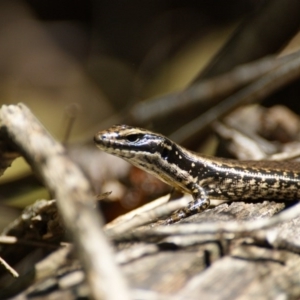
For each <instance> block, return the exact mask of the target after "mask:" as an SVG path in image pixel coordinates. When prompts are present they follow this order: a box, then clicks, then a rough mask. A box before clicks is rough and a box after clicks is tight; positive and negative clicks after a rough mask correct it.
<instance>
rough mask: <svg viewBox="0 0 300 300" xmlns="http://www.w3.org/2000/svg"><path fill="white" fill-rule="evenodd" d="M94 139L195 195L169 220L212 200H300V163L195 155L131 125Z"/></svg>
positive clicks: (110, 151) (177, 218)
mask: <svg viewBox="0 0 300 300" xmlns="http://www.w3.org/2000/svg"><path fill="white" fill-rule="evenodd" d="M94 141H95V143H96V145H97V146H98V147H99V148H100V149H101V150H103V151H105V152H108V153H110V154H113V155H116V156H119V157H121V158H123V159H125V160H126V161H128V162H130V163H132V164H133V165H135V166H137V167H139V168H141V169H143V170H145V171H147V172H149V173H151V174H153V175H154V176H156V177H158V178H159V179H161V180H162V181H164V182H166V183H167V184H169V185H171V186H173V187H175V188H177V189H179V190H182V191H185V192H187V193H190V194H191V195H192V196H193V199H194V201H192V202H191V203H189V205H188V206H187V207H186V208H184V209H182V210H180V211H177V212H175V213H174V214H173V215H172V216H171V217H170V219H169V221H168V223H173V222H176V221H178V220H180V219H182V218H184V217H186V216H189V215H192V214H195V213H197V212H201V211H203V210H205V209H207V208H208V207H209V204H210V200H209V199H210V198H213V199H220V200H225V199H226V200H249V199H251V200H256V199H269V200H271V199H272V200H296V199H300V163H298V162H294V161H284V162H279V161H239V160H234V159H226V158H218V157H210V156H205V155H198V154H196V153H193V152H191V151H189V150H187V149H185V148H183V147H181V146H179V145H177V144H176V143H174V142H173V141H171V140H170V139H168V138H166V137H165V136H163V135H161V134H158V133H153V132H151V131H148V130H146V129H142V128H136V127H130V126H127V125H117V126H113V127H111V128H109V129H107V130H104V131H100V132H98V133H97V134H96V135H95V137H94Z"/></svg>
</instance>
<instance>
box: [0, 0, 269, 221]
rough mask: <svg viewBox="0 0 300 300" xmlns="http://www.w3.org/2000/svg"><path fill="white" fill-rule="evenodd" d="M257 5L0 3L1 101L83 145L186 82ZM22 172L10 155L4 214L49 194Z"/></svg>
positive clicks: (247, 1)
mask: <svg viewBox="0 0 300 300" xmlns="http://www.w3.org/2000/svg"><path fill="white" fill-rule="evenodd" d="M266 2H267V1H264V0H255V1H254V0H243V1H240V0H228V1H223V0H215V1H201V0H200V1H199V0H198V1H179V0H178V1H177V0H173V1H170V0H159V1H158V0H151V1H149V0H144V1H139V0H127V1H111V0H110V1H108V0H89V1H87V0H85V1H83V0H77V1H74V0H72V1H71V0H60V1H58V0H51V1H50V0H43V1H38V0H2V1H1V2H0V102H1V105H2V104H10V103H13V104H16V103H19V102H23V103H25V104H26V105H28V106H29V108H30V109H31V110H32V111H33V113H34V114H35V115H36V116H37V117H38V118H39V120H40V121H41V123H42V124H43V125H44V126H45V127H46V128H47V129H48V130H49V131H50V132H51V133H52V134H53V135H54V136H55V137H56V138H57V139H58V140H59V141H62V142H64V143H65V144H67V145H70V144H73V143H77V144H79V145H80V144H86V143H92V139H93V135H94V134H95V133H96V132H97V131H98V130H101V129H104V128H106V127H108V126H110V125H112V124H114V123H118V122H119V121H120V120H122V114H123V113H124V112H127V111H128V110H130V108H131V107H132V106H133V105H134V104H136V103H138V102H139V101H142V100H146V99H148V98H151V97H155V96H159V95H163V94H166V93H169V92H173V91H179V90H182V89H184V88H185V87H187V86H188V85H189V84H190V83H191V82H192V81H193V80H194V78H195V77H196V76H197V75H198V74H199V72H200V71H201V69H202V68H203V67H204V66H205V65H206V64H207V63H208V62H209V60H210V59H211V58H212V57H213V56H214V55H215V54H216V53H217V51H218V50H219V49H220V48H221V46H222V45H223V44H224V42H225V41H226V40H228V37H229V36H230V35H231V34H232V33H233V32H234V30H235V29H236V28H237V26H238V25H239V24H240V23H241V22H242V21H243V20H245V18H247V17H248V16H250V15H251V14H254V13H255V12H256V11H257V10H259V9H260V8H261V7H262V5H264V4H265V3H266ZM172 122H173V121H172ZM93 147H94V146H93ZM83 156H84V158H82V160H84V159H85V163H86V164H88V161H89V162H90V163H91V160H92V159H93V155H90V156H88V154H86V152H85V154H84V155H83ZM28 174H30V169H29V168H28V166H27V164H26V163H24V161H22V159H18V160H17V161H16V162H14V167H13V168H10V170H8V171H7V172H6V174H5V176H4V177H3V178H2V179H1V180H2V181H1V184H2V186H1V192H0V199H1V205H3V211H4V210H6V209H8V210H10V209H9V208H7V207H6V204H7V203H9V206H10V207H17V208H18V209H19V208H22V207H24V206H26V205H27V204H28V203H31V202H32V201H33V200H35V199H39V198H47V197H49V196H47V192H46V191H45V190H44V189H43V188H42V186H39V187H37V186H36V182H32V180H31V179H29V178H28ZM12 181H13V185H11V184H10V182H12ZM32 185H33V186H34V188H32ZM16 186H17V187H18V188H16ZM12 187H14V188H12ZM18 209H17V211H16V215H18V214H19V211H18ZM14 211H15V210H12V211H11V210H10V212H11V213H12V214H13V213H14ZM5 215H6V216H7V217H8V216H9V219H11V216H10V215H9V214H8V213H5ZM1 220H3V223H6V222H7V220H6V217H5V218H3V219H1Z"/></svg>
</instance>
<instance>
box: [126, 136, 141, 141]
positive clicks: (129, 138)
mask: <svg viewBox="0 0 300 300" xmlns="http://www.w3.org/2000/svg"><path fill="white" fill-rule="evenodd" d="M140 137H141V136H140V134H129V135H127V136H126V139H127V141H129V142H137V141H138V140H139V139H140Z"/></svg>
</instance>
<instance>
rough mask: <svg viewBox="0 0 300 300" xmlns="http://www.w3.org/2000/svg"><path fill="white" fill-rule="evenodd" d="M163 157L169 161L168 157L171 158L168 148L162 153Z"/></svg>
mask: <svg viewBox="0 0 300 300" xmlns="http://www.w3.org/2000/svg"><path fill="white" fill-rule="evenodd" d="M161 157H162V158H163V159H168V157H169V150H168V149H167V148H164V149H163V151H162V152H161Z"/></svg>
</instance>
